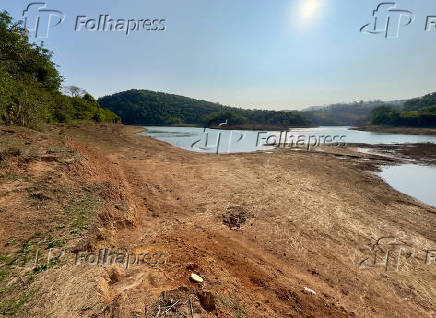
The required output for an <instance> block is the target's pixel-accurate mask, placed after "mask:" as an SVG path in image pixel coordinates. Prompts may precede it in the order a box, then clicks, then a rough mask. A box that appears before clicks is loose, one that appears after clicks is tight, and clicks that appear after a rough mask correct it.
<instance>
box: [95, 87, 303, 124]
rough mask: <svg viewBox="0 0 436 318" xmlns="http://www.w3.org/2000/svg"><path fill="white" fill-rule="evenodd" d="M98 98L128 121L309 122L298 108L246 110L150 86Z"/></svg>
mask: <svg viewBox="0 0 436 318" xmlns="http://www.w3.org/2000/svg"><path fill="white" fill-rule="evenodd" d="M98 101H99V103H100V105H101V106H103V107H106V108H108V109H110V110H111V111H113V112H114V113H116V114H117V115H119V116H120V117H121V118H122V120H123V123H125V124H136V125H158V126H163V125H182V124H189V125H198V126H200V125H201V126H203V125H208V126H214V125H217V124H219V123H222V122H225V121H226V120H227V121H228V125H229V126H241V127H250V126H256V125H268V126H276V127H290V126H308V125H310V121H309V120H307V119H306V118H304V117H303V116H302V115H301V114H300V113H299V112H285V111H266V110H244V109H241V108H235V107H229V106H223V105H220V104H217V103H212V102H208V101H204V100H196V99H192V98H188V97H184V96H179V95H173V94H166V93H160V92H153V91H148V90H129V91H125V92H121V93H117V94H114V95H111V96H105V97H103V98H100V99H99V100H98Z"/></svg>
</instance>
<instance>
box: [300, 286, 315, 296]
mask: <svg viewBox="0 0 436 318" xmlns="http://www.w3.org/2000/svg"><path fill="white" fill-rule="evenodd" d="M303 293H305V294H311V295H316V292H315V291H314V290H313V289H310V288H307V287H304V289H303Z"/></svg>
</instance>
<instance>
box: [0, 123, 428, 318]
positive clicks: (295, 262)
mask: <svg viewBox="0 0 436 318" xmlns="http://www.w3.org/2000/svg"><path fill="white" fill-rule="evenodd" d="M6 130H7V129H6V128H4V129H3V130H2V132H1V135H0V136H1V140H2V141H4V140H6V139H9V140H12V139H13V138H15V139H16V138H18V137H17V136H19V137H20V138H19V139H20V140H22V141H24V142H29V143H32V145H35V144H37V145H39V148H38V151H35V155H34V156H32V157H31V159H26V160H22V158H21V157H23V154H20V155H17V154H15V155H14V154H13V153H12V154H8V155H7V156H5V158H4V160H2V166H1V169H2V172H5V171H6V170H7V169H9V170H8V171H10V170H11V167H12V168H13V169H15V170H14V171H16V172H15V173H17V174H18V175H20V176H21V175H26V176H28V177H29V178H30V181H29V180H28V179H26V178H21V177H18V178H14V177H13V178H3V179H2V183H1V191H2V195H1V196H0V205H3V206H5V209H4V210H3V212H2V214H3V216H2V219H1V220H2V221H1V222H2V226H1V229H0V246H1V248H2V250H0V251H1V252H0V254H4V255H8V256H9V257H10V256H11V255H15V254H17V253H19V250H20V249H22V247H23V242H28V241H29V237H32V235H33V237H35V231H37V230H38V231H39V232H44V231H43V229H47V228H50V229H54V230H53V231H52V232H50V233H51V235H52V237H59V238H60V239H63V240H64V241H65V248H66V250H67V253H66V254H67V256H68V255H70V254H72V252H73V251H88V252H90V251H94V252H97V253H98V250H99V249H101V248H112V249H117V250H124V251H125V252H126V253H135V254H140V253H145V252H151V253H162V254H164V255H165V256H164V258H165V261H166V263H165V264H163V265H136V266H131V267H130V268H129V269H127V270H126V269H125V268H123V267H120V266H118V265H112V266H108V265H105V266H92V265H89V264H82V265H80V266H76V265H74V259H71V258H70V259H67V258H64V259H62V261H61V262H58V263H57V264H53V265H52V266H50V267H49V268H48V269H47V270H42V271H41V272H40V273H38V274H37V275H34V276H35V277H34V278H33V279H32V280H31V281H26V280H25V279H24V280H23V279H22V281H23V282H17V279H16V277H15V280H14V278H13V277H11V276H13V275H10V276H7V279H6V280H5V281H4V282H9V285H10V286H19V287H18V288H16V289H15V290H12V291H8V292H3V296H4V298H5V299H17V297H19V295H20V293H22V292H23V291H30V290H32V291H33V293H30V295H31V296H29V300H28V301H27V302H26V303H25V304H24V305H23V306H22V309H20V310H21V311H20V313H19V315H20V317H21V316H23V317H25V316H29V317H32V316H34V317H44V316H46V317H144V316H146V317H156V316H157V314H158V313H160V315H161V316H162V317H164V312H165V311H166V310H167V309H168V311H167V312H166V313H165V315H166V316H167V317H203V316H204V317H207V316H210V317H212V316H217V317H345V316H357V317H387V316H389V317H436V303H435V301H436V260H435V261H433V262H430V264H425V260H426V256H427V254H426V250H436V231H435V225H436V214H435V213H436V209H435V208H431V207H428V206H425V205H423V204H421V203H419V202H416V201H414V200H413V199H411V198H409V197H407V196H405V195H402V194H399V193H397V192H395V191H394V190H392V189H391V188H390V187H389V186H387V185H386V184H384V183H383V181H382V180H381V179H379V178H378V177H377V176H376V175H375V174H374V173H373V172H371V171H370V170H372V169H373V168H374V166H373V164H372V161H369V162H368V161H362V160H359V158H358V157H359V156H356V157H353V156H348V157H344V156H342V157H341V156H338V152H340V153H341V154H352V155H355V154H353V153H352V152H351V150H330V151H327V152H326V153H306V152H295V151H290V150H277V151H275V152H274V153H272V154H269V153H252V154H234V155H220V156H216V155H205V154H197V153H191V152H187V151H183V150H180V149H177V148H175V147H172V146H170V145H168V144H165V143H163V142H159V141H156V140H153V139H151V138H149V137H143V136H138V135H135V133H136V132H138V131H139V128H138V127H125V126H106V125H101V126H95V127H93V126H88V127H86V126H76V127H73V126H72V127H64V128H60V127H58V128H53V130H52V131H51V132H49V133H47V134H39V133H38V134H33V133H30V132H29V131H26V130H22V129H15V130H13V131H12V132H6ZM53 140H56V142H59V144H60V146H59V147H61V146H62V147H65V148H62V149H63V150H62V151H59V152H56V153H53V152H51V153H49V154H47V149H48V148H49V147H50V146H49V145H51V144H52V143H53ZM332 152H333V153H332ZM20 156H21V157H20ZM47 156H54V157H55V158H54V159H53V158H52V159H47ZM20 158H21V159H20ZM26 158H27V157H26ZM369 168H371V169H369ZM49 177H50V178H51V184H55V185H56V188H68V189H70V190H69V192H68V193H67V194H64V193H63V192H62V191H60V190H59V191H54V190H53V189H52V188H50V187H49V186H47V184H50V183H47V182H46V181H47V178H49ZM50 178H49V179H50ZM41 180H45V181H44V183H42V185H43V186H41V182H42V181H41ZM37 182H40V183H37ZM35 185H36V187H35ZM38 186H39V187H40V189H45V190H44V191H43V193H42V194H41V193H40V192H41V191H40V190H38ZM29 188H31V189H33V190H30V191H29ZM26 189H27V190H26ZM32 191H33V192H32ZM38 191H39V192H38ZM58 192H59V193H58ZM35 193H36V194H35ZM38 193H39V195H38ZM53 193H58V194H55V195H54V194H53ZM32 194H33V196H31V197H30V199H29V195H32ZM41 195H42V196H41ZM44 195H45V196H46V197H47V198H44ZM89 195H91V196H92V197H93V198H94V201H95V202H97V203H96V204H95V208H94V209H92V211H93V214H91V215H90V216H89V218H90V220H89V226H88V228H89V230H86V227H82V228H83V230H81V231H80V233H76V232H75V229H76V228H74V229H73V230H72V231H71V229H72V228H73V226H74V224H76V223H77V222H76V223H74V222H72V219H75V220H77V217H76V214H72V212H69V211H76V210H77V209H72V208H68V207H69V205H68V202H71V198H72V197H79V198H87V196H89ZM41 198H42V199H41ZM29 200H31V201H29ZM32 200H33V201H32ZM35 200H36V201H37V200H39V201H40V202H39V203H38V202H36V201H35ZM84 201H85V199H83V200H81V201H80V200H79V204H73V206H77V205H78V206H82V205H83V206H85V207H86V209H85V208H83V211H85V210H86V211H88V210H89V208H88V207H89V206H90V205H92V204H91V203H89V202H88V201H89V200H88V201H85V202H86V204H85V203H83V202H84ZM35 202H36V203H35ZM74 202H76V203H77V200H76V201H74ZM90 202H93V200H91V201H90ZM80 211H82V210H80ZM80 213H82V214H83V213H84V212H79V215H82V214H80ZM60 222H63V224H64V225H65V227H64V228H62V227H60V226H58V225H59V223H60ZM76 225H77V224H76ZM59 228H60V229H59ZM82 228H81V229H82ZM71 232H73V234H71ZM44 233H45V232H44ZM43 236H44V235H41V234H40V235H39V236H37V237H38V238H40V237H43ZM384 236H393V237H395V238H397V240H398V241H399V240H402V241H404V242H405V243H407V245H402V246H397V245H395V246H393V245H387V243H386V242H391V241H392V240H393V239H390V240H387V241H383V242H382V244H381V245H382V246H379V249H380V251H379V252H378V254H377V255H378V258H377V261H379V262H381V261H382V257H383V255H385V253H386V251H387V250H390V251H391V257H390V265H389V266H388V270H387V271H386V270H385V268H383V267H382V266H378V267H375V268H369V269H368V268H367V269H364V268H362V266H359V263H360V262H361V261H362V260H364V259H366V258H369V257H371V255H373V253H372V251H371V248H372V246H373V244H374V243H375V241H376V240H377V239H378V238H381V237H384ZM44 237H45V236H44ZM11 238H13V239H14V240H15V244H10V242H11ZM52 240H53V238H52ZM33 242H35V240H34V241H33ZM36 242H38V244H40V245H41V246H42V245H44V244H46V242H47V240H45V241H44V240H42V239H40V240H39V241H38V240H37V241H36ZM41 242H42V243H41ZM35 244H36V243H35ZM52 245H53V244H52ZM54 245H56V244H54ZM44 246H45V245H44ZM401 247H402V248H403V249H402V250H400V248H401ZM46 248H47V247H46ZM400 251H401V254H400V261H401V262H400V264H399V266H398V268H397V267H396V260H397V259H398V257H396V256H395V255H398V253H399V252H400ZM412 252H413V254H410V253H412ZM432 255H433V254H432ZM70 256H71V255H70ZM370 260H371V259H369V260H368V262H366V263H364V264H363V265H365V264H369V261H370ZM430 261H431V259H430ZM5 266H6V265H3V267H2V268H6V267H5ZM14 271H15V272H16V273H18V274H17V275H18V276H19V277H27V276H26V270H18V269H14ZM193 272H194V273H197V274H199V275H200V276H201V277H203V278H204V283H202V284H196V283H193V282H191V281H190V280H189V276H190V274H191V273H193ZM20 275H21V276H20ZM4 282H3V284H4ZM11 282H12V283H11ZM1 283H2V282H0V287H2V285H1ZM14 284H15V285H14ZM304 287H307V288H310V289H312V290H313V291H315V292H316V294H315V295H313V294H311V293H310V292H304ZM0 292H1V289H0ZM173 304H175V305H174V306H173V307H171V308H170V306H171V305H173ZM191 307H192V313H191ZM1 308H2V307H1V302H0V312H1ZM208 310H209V312H208ZM0 316H1V315H0Z"/></svg>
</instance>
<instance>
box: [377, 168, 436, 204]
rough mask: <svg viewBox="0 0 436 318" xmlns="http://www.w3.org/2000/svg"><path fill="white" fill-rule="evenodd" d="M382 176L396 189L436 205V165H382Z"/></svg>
mask: <svg viewBox="0 0 436 318" xmlns="http://www.w3.org/2000/svg"><path fill="white" fill-rule="evenodd" d="M380 176H381V177H382V178H383V179H384V180H385V181H386V183H388V184H389V185H390V186H391V187H393V188H394V189H395V190H397V191H400V192H403V193H405V194H408V195H410V196H412V197H414V198H416V199H418V200H420V201H422V202H424V203H426V204H428V205H433V206H436V167H435V166H421V165H414V164H406V165H400V166H387V167H382V172H381V173H380Z"/></svg>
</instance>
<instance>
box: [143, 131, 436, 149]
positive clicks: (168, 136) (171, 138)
mask: <svg viewBox="0 0 436 318" xmlns="http://www.w3.org/2000/svg"><path fill="white" fill-rule="evenodd" d="M145 128H146V129H147V131H145V132H143V133H141V134H143V135H145V136H150V137H153V138H156V139H159V140H162V141H165V142H168V143H170V144H172V145H174V146H176V147H179V148H183V149H187V150H191V151H197V152H206V153H216V152H217V151H218V153H236V152H252V151H257V150H268V149H271V148H272V147H268V146H263V144H264V143H265V142H262V141H265V140H266V139H268V138H269V140H276V141H277V140H278V139H279V136H280V132H279V131H270V132H262V131H243V130H218V129H206V130H205V129H203V128H196V127H145ZM349 128H350V127H317V128H298V129H291V130H289V132H288V137H289V136H291V135H293V136H295V138H297V137H298V136H304V138H303V139H305V140H306V141H307V140H308V139H309V137H311V136H312V137H313V136H315V137H321V136H331V137H334V136H343V139H342V140H344V141H345V142H346V143H365V144H371V145H376V144H406V143H425V142H431V143H436V136H427V135H401V134H384V133H373V132H368V131H358V130H349ZM282 134H283V135H284V133H282ZM269 136H275V138H271V137H269Z"/></svg>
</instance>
